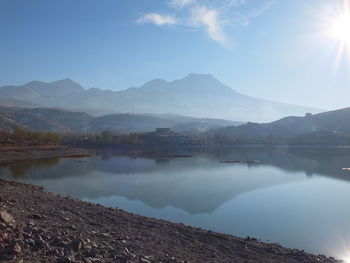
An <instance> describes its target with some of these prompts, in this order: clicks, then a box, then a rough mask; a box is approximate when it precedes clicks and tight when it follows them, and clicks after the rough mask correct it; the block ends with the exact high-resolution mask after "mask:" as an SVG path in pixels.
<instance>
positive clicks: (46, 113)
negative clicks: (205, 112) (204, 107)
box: [0, 107, 240, 133]
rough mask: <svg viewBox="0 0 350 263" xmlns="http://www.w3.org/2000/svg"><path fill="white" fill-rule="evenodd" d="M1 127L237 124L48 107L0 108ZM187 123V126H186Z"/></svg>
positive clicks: (123, 128) (196, 128)
mask: <svg viewBox="0 0 350 263" xmlns="http://www.w3.org/2000/svg"><path fill="white" fill-rule="evenodd" d="M0 124H1V128H3V129H9V128H13V127H15V126H16V125H18V126H21V127H24V128H27V129H30V130H38V131H56V132H96V133H99V132H102V131H104V130H109V131H117V132H121V133H123V132H149V131H154V129H156V128H160V127H163V128H171V129H173V130H174V131H178V132H183V133H196V132H206V131H209V130H210V129H214V128H218V127H223V126H228V125H237V124H240V123H238V122H233V121H227V120H219V119H198V118H192V117H186V116H178V115H170V114H164V115H155V114H152V115H141V114H113V115H106V116H102V117H93V116H91V115H89V114H87V113H83V112H70V111H63V110H58V109H49V108H29V109H23V108H16V107H0ZM187 124H190V125H187Z"/></svg>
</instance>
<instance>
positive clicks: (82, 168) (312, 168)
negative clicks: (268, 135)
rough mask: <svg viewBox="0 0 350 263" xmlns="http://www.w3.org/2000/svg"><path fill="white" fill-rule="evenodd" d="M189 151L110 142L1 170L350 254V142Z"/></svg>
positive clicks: (144, 208)
mask: <svg viewBox="0 0 350 263" xmlns="http://www.w3.org/2000/svg"><path fill="white" fill-rule="evenodd" d="M190 154H191V155H193V157H179V158H175V157H171V156H163V157H162V156H160V155H156V154H153V155H145V156H139V155H137V154H122V153H120V151H118V150H111V149H110V150H105V151H101V152H100V153H99V154H98V155H96V156H92V157H87V158H76V159H72V158H51V159H46V160H35V161H30V162H29V161H28V162H23V161H22V162H14V163H12V164H9V165H6V166H1V167H0V177H1V178H3V179H10V180H15V181H20V182H26V183H31V184H35V185H42V186H44V187H45V189H46V190H47V191H50V192H55V193H60V194H64V195H69V196H72V197H74V198H77V199H80V200H84V201H89V202H95V203H100V204H102V205H105V206H111V207H119V208H122V209H124V210H126V211H129V212H133V213H137V214H141V215H145V216H150V217H156V218H161V219H166V220H169V221H173V222H182V223H184V224H187V225H192V226H196V227H201V228H206V229H211V230H213V231H217V232H222V233H228V234H233V235H236V236H241V237H246V236H251V237H256V238H258V239H261V240H262V241H267V242H278V243H280V244H281V245H283V246H286V247H291V248H299V249H304V250H305V251H308V252H312V253H316V254H318V253H320V254H327V255H329V256H334V257H337V258H342V259H344V258H347V257H349V256H350V171H348V170H344V169H343V168H347V167H350V150H349V149H342V148H338V149H337V148H333V149H332V148H319V149H311V148H290V149H289V148H286V147H280V148H259V147H257V148H254V147H245V148H244V147H242V148H224V149H216V150H211V151H202V152H191V153H190ZM224 160H239V161H241V162H240V163H222V162H220V161H224ZM247 160H257V161H259V163H254V164H249V163H247V162H246V161H247Z"/></svg>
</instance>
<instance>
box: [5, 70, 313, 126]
mask: <svg viewBox="0 0 350 263" xmlns="http://www.w3.org/2000/svg"><path fill="white" fill-rule="evenodd" d="M11 99H12V100H21V101H22V102H23V103H26V104H33V105H40V106H42V107H59V108H65V109H70V110H71V109H73V110H82V111H85V112H90V111H91V112H108V113H141V114H144V113H154V114H165V113H173V114H177V115H187V116H194V117H197V118H198V117H199V118H216V119H229V120H235V121H237V120H238V121H256V122H266V121H272V120H275V119H278V118H281V117H284V116H290V115H300V116H303V115H304V114H305V113H306V112H311V113H317V112H320V110H317V109H313V108H308V107H303V106H295V105H289V104H283V103H278V102H272V101H267V100H262V99H258V98H254V97H250V96H246V95H243V94H240V93H238V92H236V91H234V90H233V89H232V88H230V87H228V86H226V85H224V84H223V83H221V82H220V81H219V80H217V79H216V78H215V77H213V76H212V75H210V74H208V75H200V74H190V75H188V76H186V77H185V78H182V79H179V80H175V81H171V82H168V81H165V80H161V79H157V80H153V81H150V82H148V83H146V84H145V85H143V86H141V87H139V88H129V89H126V90H122V91H111V90H100V89H96V88H92V89H84V88H83V87H81V86H80V85H79V84H77V83H75V82H74V81H72V80H70V79H65V80H61V81H56V82H52V83H44V82H39V81H33V82H30V83H28V84H25V85H23V86H5V87H1V88H0V104H1V100H7V101H8V100H11ZM17 102H19V101H17ZM10 106H21V105H18V103H16V104H12V105H10Z"/></svg>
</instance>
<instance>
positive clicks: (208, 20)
mask: <svg viewBox="0 0 350 263" xmlns="http://www.w3.org/2000/svg"><path fill="white" fill-rule="evenodd" d="M189 23H190V24H191V25H193V26H199V27H201V26H204V27H205V28H206V31H207V33H208V36H209V37H210V38H212V39H214V40H215V41H217V42H219V43H221V44H222V45H226V44H227V37H226V35H225V32H224V30H223V25H224V24H225V23H224V22H223V21H220V18H219V11H218V10H216V9H210V8H208V7H206V6H195V7H194V8H192V10H191V18H190V20H189Z"/></svg>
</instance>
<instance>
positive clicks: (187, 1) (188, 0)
mask: <svg viewBox="0 0 350 263" xmlns="http://www.w3.org/2000/svg"><path fill="white" fill-rule="evenodd" d="M195 2H197V0H170V1H169V4H170V6H172V7H174V8H184V7H186V6H189V5H192V4H194V3H195Z"/></svg>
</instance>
